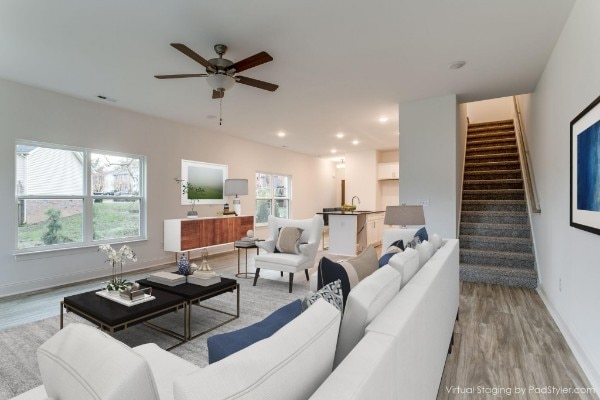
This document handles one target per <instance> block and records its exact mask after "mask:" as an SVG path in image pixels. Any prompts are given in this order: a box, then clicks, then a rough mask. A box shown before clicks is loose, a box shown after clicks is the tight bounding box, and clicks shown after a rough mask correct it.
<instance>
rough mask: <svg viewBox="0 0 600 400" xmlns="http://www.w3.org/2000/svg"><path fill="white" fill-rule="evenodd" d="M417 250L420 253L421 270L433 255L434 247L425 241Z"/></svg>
mask: <svg viewBox="0 0 600 400" xmlns="http://www.w3.org/2000/svg"><path fill="white" fill-rule="evenodd" d="M416 250H417V252H418V253H419V268H421V267H422V266H423V265H425V263H426V262H427V261H428V260H429V259H430V258H431V256H432V255H433V245H432V244H431V243H429V241H427V240H425V241H424V242H421V243H419V244H418V245H417V248H416Z"/></svg>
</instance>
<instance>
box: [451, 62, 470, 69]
mask: <svg viewBox="0 0 600 400" xmlns="http://www.w3.org/2000/svg"><path fill="white" fill-rule="evenodd" d="M466 64H467V62H466V61H454V62H453V63H451V64H450V65H448V68H450V69H460V68H462V67H464V66H465V65H466Z"/></svg>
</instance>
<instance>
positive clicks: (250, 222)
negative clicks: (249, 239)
mask: <svg viewBox="0 0 600 400" xmlns="http://www.w3.org/2000/svg"><path fill="white" fill-rule="evenodd" d="M249 229H254V217H253V216H239V217H235V216H234V217H208V218H197V219H196V218H194V219H191V218H183V219H166V220H165V226H164V242H165V247H164V249H165V251H174V252H176V253H179V252H182V251H190V250H195V249H201V248H203V247H208V246H215V245H218V244H225V243H232V242H235V241H236V240H239V239H240V238H242V237H244V236H246V232H247V231H248V230H249Z"/></svg>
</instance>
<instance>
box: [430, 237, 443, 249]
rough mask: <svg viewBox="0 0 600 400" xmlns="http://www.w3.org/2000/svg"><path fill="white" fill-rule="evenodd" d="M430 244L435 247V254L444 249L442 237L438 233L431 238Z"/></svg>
mask: <svg viewBox="0 0 600 400" xmlns="http://www.w3.org/2000/svg"><path fill="white" fill-rule="evenodd" d="M429 242H430V243H431V244H432V245H433V252H434V253H435V252H436V251H438V249H439V248H440V247H442V237H441V236H440V235H439V234H437V233H434V234H433V235H431V236H429Z"/></svg>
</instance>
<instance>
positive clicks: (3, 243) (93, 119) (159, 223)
mask: <svg viewBox="0 0 600 400" xmlns="http://www.w3.org/2000/svg"><path fill="white" fill-rule="evenodd" d="M0 135H1V140H2V142H1V143H2V145H1V147H0V160H1V161H0V162H1V165H2V167H1V168H0V187H1V190H0V225H1V226H2V227H3V229H2V230H1V231H0V266H1V268H0V296H4V295H8V294H14V293H19V292H23V291H28V290H33V289H40V288H46V287H51V286H54V285H59V284H65V283H69V282H74V281H78V280H82V279H88V278H93V277H98V276H106V275H108V274H109V273H110V270H109V269H108V268H107V264H104V259H103V257H102V255H101V254H100V253H98V252H97V251H96V247H90V248H85V249H74V250H62V251H55V252H46V253H40V254H31V255H23V256H18V257H15V256H14V255H13V253H14V250H15V237H16V233H15V228H14V226H15V221H16V206H15V201H14V193H15V189H14V187H15V141H16V140H17V139H28V140H35V141H41V142H49V143H58V144H65V145H72V146H81V147H89V148H95V149H101V150H109V151H117V152H126V153H133V154H142V155H145V156H147V162H148V168H147V170H148V240H147V241H143V242H139V243H134V244H133V248H134V250H135V251H136V253H137V254H138V258H139V261H138V262H137V263H136V264H129V267H130V268H131V267H135V268H138V269H139V268H142V267H148V266H151V265H157V264H161V263H164V262H165V261H172V260H173V255H172V254H171V253H165V252H164V251H163V250H162V242H163V220H164V219H170V218H181V217H183V216H185V213H186V211H187V209H188V207H186V206H181V205H180V193H179V189H178V186H177V184H176V183H175V182H174V180H173V178H175V177H178V176H180V174H181V159H187V160H196V161H203V162H210V163H218V164H227V165H228V166H229V176H230V177H235V178H247V179H248V181H249V182H250V190H249V192H250V195H248V196H243V197H242V198H241V203H242V211H243V213H244V214H246V215H252V214H254V208H255V207H254V196H253V184H252V182H254V180H255V177H254V174H255V172H256V171H257V170H260V171H269V172H276V173H282V174H289V175H292V179H293V199H292V215H293V217H294V218H306V217H310V216H311V215H313V214H314V213H315V212H318V211H320V210H321V209H322V208H323V207H326V206H330V205H331V204H332V203H334V201H335V187H334V182H335V179H334V178H333V176H334V174H335V172H334V171H333V168H334V167H333V164H332V163H331V162H330V161H327V160H322V159H318V158H315V157H309V156H305V155H301V154H297V153H294V152H290V151H286V150H283V149H278V148H275V147H269V146H265V145H260V144H257V143H253V142H249V141H245V140H241V139H237V138H233V137H229V138H227V146H223V135H222V134H216V133H211V132H204V131H201V130H200V129H198V128H194V127H191V126H186V125H182V124H178V123H175V122H171V121H167V120H164V119H159V118H154V117H150V116H147V115H142V114H138V113H134V112H129V111H125V110H121V109H118V108H115V107H112V106H109V105H105V104H99V103H96V102H93V101H85V100H80V99H75V98H72V97H68V96H64V95H61V94H57V93H53V92H49V91H45V90H41V89H36V88H32V87H29V86H24V85H20V84H17V83H13V82H9V81H4V80H0ZM197 209H198V211H199V214H201V215H202V216H210V215H215V214H216V213H217V211H218V210H219V209H222V205H214V206H200V207H197Z"/></svg>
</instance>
